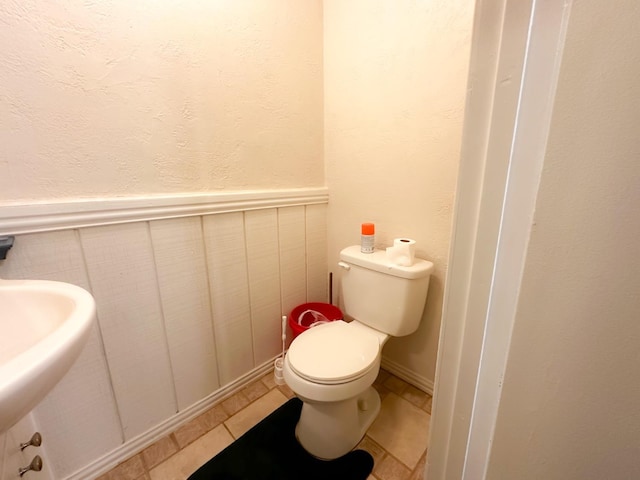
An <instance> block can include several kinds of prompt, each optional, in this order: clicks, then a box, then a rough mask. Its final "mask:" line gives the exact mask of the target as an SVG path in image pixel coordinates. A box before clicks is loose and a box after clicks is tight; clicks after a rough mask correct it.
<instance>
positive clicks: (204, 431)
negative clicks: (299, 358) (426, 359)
mask: <svg viewBox="0 0 640 480" xmlns="http://www.w3.org/2000/svg"><path fill="white" fill-rule="evenodd" d="M374 386H375V388H376V389H377V390H378V392H379V393H380V398H381V399H382V408H381V410H380V414H379V415H378V418H377V419H376V421H375V422H374V423H373V425H372V426H371V428H370V429H369V430H368V432H367V435H366V436H365V438H364V439H363V440H362V442H361V443H360V445H359V446H358V448H361V449H363V450H367V451H368V452H369V453H370V454H371V455H372V456H373V458H374V461H375V466H374V469H373V473H372V474H371V475H370V476H369V480H422V478H423V477H422V476H423V470H424V463H425V454H426V451H427V431H428V428H429V420H430V419H431V396H430V395H428V394H426V393H424V392H422V391H420V390H418V389H417V388H415V387H413V386H411V385H409V384H408V383H407V382H405V381H404V380H401V379H399V378H398V377H395V376H393V375H391V374H389V373H388V372H386V371H384V370H381V371H380V375H378V378H377V380H376V382H375V383H374ZM292 396H293V392H292V391H291V390H290V389H289V387H287V386H286V385H285V386H278V385H276V384H275V382H274V381H273V373H268V374H267V375H265V376H264V377H262V378H260V379H259V380H256V381H254V382H253V383H251V384H250V385H248V386H247V387H245V388H244V389H243V390H241V391H240V392H238V393H236V394H235V395H233V396H231V397H229V398H227V399H226V400H224V401H222V402H220V403H219V404H217V405H215V406H213V407H212V408H211V409H209V410H208V411H206V412H205V413H203V414H202V415H200V416H199V417H197V418H195V419H194V420H192V421H190V422H189V423H187V424H185V425H183V426H181V427H180V428H178V429H177V430H176V431H175V432H173V433H171V434H170V435H168V436H166V437H164V438H162V439H161V440H159V441H157V442H156V443H154V444H153V445H151V446H150V447H148V448H146V449H145V450H143V451H142V452H140V453H138V454H137V455H135V456H133V457H132V458H130V459H128V460H126V461H125V462H123V463H121V464H120V465H118V466H117V467H115V468H114V469H113V470H111V471H109V472H107V473H106V474H104V475H102V476H101V477H99V479H98V480H116V479H117V480H185V479H186V478H187V477H188V476H189V475H190V474H191V473H193V472H194V471H195V470H196V469H197V468H198V467H199V466H200V465H202V464H204V463H205V462H206V461H207V460H209V459H210V458H211V457H213V456H214V455H215V454H217V453H218V452H220V451H221V450H223V449H224V448H225V447H226V446H227V445H229V444H231V443H232V442H233V441H234V440H235V439H236V438H238V437H239V436H241V435H242V434H243V433H244V432H246V431H247V430H249V429H250V428H251V427H252V426H253V425H255V424H256V423H258V422H259V421H260V420H261V419H262V418H264V417H266V416H267V415H268V414H269V413H271V412H272V411H273V410H275V409H276V408H278V407H279V406H280V405H282V404H283V403H285V402H286V401H287V400H288V399H289V398H291V397H292Z"/></svg>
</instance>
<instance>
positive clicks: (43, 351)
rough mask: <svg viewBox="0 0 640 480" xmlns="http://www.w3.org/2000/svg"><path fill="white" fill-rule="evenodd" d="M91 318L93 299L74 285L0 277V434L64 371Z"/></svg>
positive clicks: (85, 335)
mask: <svg viewBox="0 0 640 480" xmlns="http://www.w3.org/2000/svg"><path fill="white" fill-rule="evenodd" d="M95 316H96V305H95V301H94V300H93V297H92V296H91V294H90V293H88V292H87V291H86V290H83V289H82V288H80V287H76V286H75V285H70V284H67V283H62V282H50V281H46V280H2V279H0V434H1V433H3V432H5V431H6V430H8V429H9V428H11V427H12V426H13V425H14V424H15V423H16V422H17V421H18V420H20V419H21V418H22V417H23V416H25V415H26V414H27V413H29V411H31V410H32V409H33V407H35V406H36V405H37V404H38V402H40V400H42V399H43V398H44V397H45V395H46V394H47V393H49V391H50V390H51V389H52V388H53V387H54V386H55V385H56V384H57V383H58V382H59V381H60V380H61V379H62V377H63V376H64V375H65V374H66V373H67V371H68V370H69V368H71V365H72V364H73V362H74V361H75V360H76V358H78V356H79V355H80V352H81V351H82V347H83V346H84V344H85V343H86V341H87V338H88V336H89V331H90V329H91V324H92V322H93V321H94V319H95Z"/></svg>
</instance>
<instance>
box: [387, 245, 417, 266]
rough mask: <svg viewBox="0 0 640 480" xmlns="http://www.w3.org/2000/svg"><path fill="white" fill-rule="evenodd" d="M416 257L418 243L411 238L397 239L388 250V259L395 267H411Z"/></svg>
mask: <svg viewBox="0 0 640 480" xmlns="http://www.w3.org/2000/svg"><path fill="white" fill-rule="evenodd" d="M415 256H416V241H415V240H412V239H410V238H396V239H394V240H393V247H388V248H387V259H388V260H389V262H391V263H393V264H394V265H398V266H401V267H410V266H411V265H413V261H414V259H415Z"/></svg>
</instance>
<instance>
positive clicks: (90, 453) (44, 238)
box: [0, 230, 123, 478]
mask: <svg viewBox="0 0 640 480" xmlns="http://www.w3.org/2000/svg"><path fill="white" fill-rule="evenodd" d="M0 277H3V278H16V279H17V278H24V279H42V280H57V281H63V282H67V283H72V284H74V285H78V286H80V287H82V288H85V289H87V290H89V289H90V288H89V281H88V278H87V273H86V269H85V265H84V259H83V256H82V250H81V248H80V242H79V239H78V235H77V232H75V231H73V230H67V231H62V232H50V233H43V234H35V235H21V236H18V237H17V238H16V242H15V246H14V247H13V248H12V249H11V252H10V255H9V256H8V257H7V259H6V260H4V261H3V262H1V264H0ZM34 414H35V416H36V419H37V422H38V424H39V425H40V428H41V430H42V434H43V436H44V437H46V439H47V441H46V443H45V444H44V445H43V448H46V451H47V454H48V456H49V458H50V459H51V465H50V466H51V467H52V470H53V472H54V473H55V477H56V478H64V477H65V476H66V475H67V474H69V473H71V472H73V471H75V470H77V469H78V468H80V467H81V466H83V465H85V464H86V463H87V462H89V461H91V460H93V459H95V458H96V457H99V456H101V455H104V454H105V453H106V452H108V451H110V450H112V449H113V448H115V447H116V446H118V445H119V444H121V443H122V441H123V433H122V429H121V427H120V420H119V418H118V414H117V410H116V405H115V400H114V396H113V391H112V389H111V380H110V377H109V371H108V368H107V363H106V359H105V357H104V352H103V347H102V338H101V335H100V330H99V328H98V323H95V324H94V326H93V328H92V329H91V333H90V336H89V340H88V342H87V345H86V346H85V348H84V350H83V351H82V353H81V355H80V357H79V358H78V360H77V361H76V362H75V363H74V365H73V366H72V367H71V369H70V370H69V372H68V373H67V375H66V376H65V377H64V378H63V379H62V380H61V382H60V383H59V384H58V385H56V387H55V388H54V389H53V390H52V391H51V392H50V393H49V394H48V395H47V396H46V397H45V398H44V400H43V401H42V402H41V403H40V404H39V405H38V406H37V407H36V408H35V410H34ZM96 432H99V434H98V435H96ZM89 438H90V439H91V441H78V439H89Z"/></svg>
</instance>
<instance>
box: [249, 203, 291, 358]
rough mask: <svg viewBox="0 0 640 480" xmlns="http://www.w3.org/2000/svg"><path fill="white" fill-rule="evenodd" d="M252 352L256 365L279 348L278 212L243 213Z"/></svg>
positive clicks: (273, 210) (280, 322)
mask: <svg viewBox="0 0 640 480" xmlns="http://www.w3.org/2000/svg"><path fill="white" fill-rule="evenodd" d="M245 229H246V236H247V263H248V272H249V297H250V301H251V325H252V331H253V352H254V361H255V364H256V366H257V365H260V364H262V363H264V362H265V361H267V360H268V359H270V358H273V357H274V356H276V355H277V354H278V353H279V352H280V351H281V349H282V341H281V335H282V333H281V332H282V328H281V325H282V321H281V319H282V309H281V306H280V282H279V281H278V279H279V278H280V262H279V252H278V212H277V210H276V209H275V208H274V209H269V210H256V211H252V212H246V213H245Z"/></svg>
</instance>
